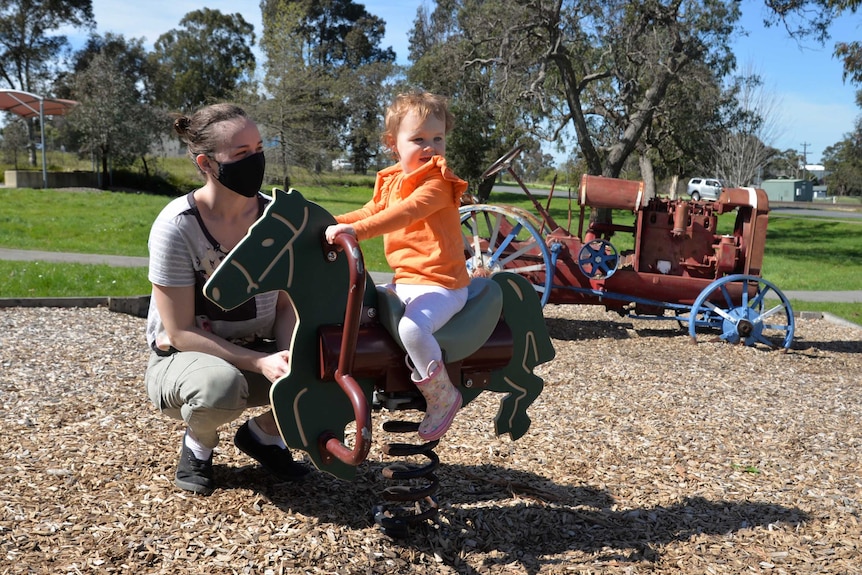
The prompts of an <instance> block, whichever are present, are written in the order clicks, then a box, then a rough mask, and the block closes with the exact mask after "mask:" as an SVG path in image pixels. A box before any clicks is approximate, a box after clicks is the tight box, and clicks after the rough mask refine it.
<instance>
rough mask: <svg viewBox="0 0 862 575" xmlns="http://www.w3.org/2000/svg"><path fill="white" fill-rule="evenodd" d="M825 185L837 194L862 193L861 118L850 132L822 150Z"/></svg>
mask: <svg viewBox="0 0 862 575" xmlns="http://www.w3.org/2000/svg"><path fill="white" fill-rule="evenodd" d="M823 167H824V168H826V174H827V175H826V178H825V180H826V185H827V186H828V188H829V190H830V191H831V193H832V194H834V195H837V196H859V195H862V118H860V119H857V120H856V126H855V129H854V130H853V132H852V133H849V134H847V135H846V136H845V138H844V139H843V140H842V141H840V142H838V143H837V144H835V145H832V146H829V147H828V148H826V150H824V151H823Z"/></svg>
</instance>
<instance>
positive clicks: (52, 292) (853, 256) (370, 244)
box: [0, 185, 862, 323]
mask: <svg viewBox="0 0 862 575" xmlns="http://www.w3.org/2000/svg"><path fill="white" fill-rule="evenodd" d="M297 187H298V189H299V190H300V191H301V192H302V194H303V195H304V196H305V197H306V198H308V199H310V200H312V201H314V202H317V203H319V204H321V205H322V206H324V207H325V208H326V209H328V210H329V211H330V212H332V213H334V214H338V213H343V212H346V211H349V210H352V209H355V208H357V207H359V206H361V205H362V204H364V203H365V202H366V201H367V200H368V199H369V198H370V197H371V189H370V188H369V187H357V186H341V185H315V186H297ZM170 200H171V198H169V197H166V196H154V195H147V194H139V193H122V192H105V191H90V190H87V191H66V190H32V189H11V188H10V189H0V247H5V248H17V249H30V250H46V251H67V252H79V253H101V254H115V255H128V256H146V255H147V247H146V246H147V236H148V234H149V230H150V226H151V224H152V222H153V220H154V219H155V217H156V215H157V214H158V212H159V211H160V210H161V209H162V208H163V207H164V206H165V204H167V203H168V202H169V201H170ZM541 201H542V203H543V205H544V202H545V200H544V199H543V200H541ZM491 202H492V203H495V204H506V205H515V206H519V207H522V208H524V209H526V210H527V211H529V212H531V213H536V209H535V207H534V206H533V205H532V204H531V203H530V202H529V201H528V200H527V199H526V198H525V197H524V196H520V195H515V194H494V195H492V198H491ZM568 207H569V202H568V199H567V198H565V197H562V196H558V197H555V198H554V199H553V200H552V202H551V205H550V206H549V212H550V213H551V215H552V216H553V217H554V218H555V219H556V220H557V222H558V223H559V224H560V225H563V226H565V225H566V222H567V212H568ZM573 209H574V210H575V215H574V216H573V222H572V231H573V233H576V232H577V209H578V208H577V205H575V206H574V208H573ZM733 217H734V214H725V215H724V216H722V219H721V222H720V229H723V228H721V226H728V227H730V226H732V222H733ZM614 219H615V221H619V222H628V221H629V220H631V219H632V214H631V212H618V213H616V214H615V215H614ZM614 244H615V245H616V246H617V248H618V249H619V250H624V249H630V248H631V247H633V239H632V238H631V236H620V237H615V238H614ZM362 247H363V254H364V256H365V262H366V266H367V267H368V269H370V270H375V271H388V266H387V265H386V261H385V258H384V257H383V243H382V240H381V239H380V238H376V239H375V240H371V241H367V242H363V246H362ZM860 270H862V220H839V219H835V218H830V217H829V215H828V213H824V216H823V217H805V218H803V217H798V216H786V215H776V216H773V217H771V218H770V220H769V231H768V234H767V244H766V256H765V259H764V266H763V277H764V278H765V279H768V280H769V281H771V282H772V283H774V284H775V285H776V286H778V287H779V289H781V290H787V291H795V290H818V291H820V290H827V291H832V290H840V291H843V290H859V289H862V279H860V277H862V274H860ZM0 278H3V280H2V282H0V297H65V296H89V295H97V296H124V295H140V294H143V293H148V292H149V284H148V283H147V281H146V270H145V269H143V268H112V267H110V266H93V265H80V264H53V263H46V262H11V261H0ZM791 305H793V308H794V310H797V311H828V312H831V313H834V314H836V315H838V316H840V317H844V318H845V319H848V320H849V321H853V322H856V323H862V304H837V303H836V304H833V303H820V302H802V301H799V302H797V301H791Z"/></svg>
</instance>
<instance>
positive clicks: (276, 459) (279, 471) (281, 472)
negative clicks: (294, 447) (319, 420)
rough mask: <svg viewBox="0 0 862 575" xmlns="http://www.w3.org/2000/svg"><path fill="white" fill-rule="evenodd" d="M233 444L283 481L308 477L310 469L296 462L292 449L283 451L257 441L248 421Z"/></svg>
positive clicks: (237, 433) (242, 426) (277, 447)
mask: <svg viewBox="0 0 862 575" xmlns="http://www.w3.org/2000/svg"><path fill="white" fill-rule="evenodd" d="M233 443H234V445H236V446H237V447H238V448H239V450H240V451H242V452H243V453H245V454H246V455H248V456H249V457H251V458H253V459H256V460H257V462H258V463H260V465H261V466H262V467H263V468H264V469H266V470H267V471H269V472H270V473H272V474H273V475H275V476H276V477H278V478H279V479H281V480H282V481H296V480H298V479H302V478H303V477H305V476H306V475H308V472H309V469H308V467H307V466H305V465H303V464H301V463H297V462H295V461H294V460H293V456H292V455H291V454H290V449H282V448H281V447H279V446H277V445H264V444H262V443H260V442H259V441H258V440H257V439H255V437H254V435H253V434H252V432H251V429H249V428H248V422H247V421H246V422H245V423H243V424H242V425H241V426H240V428H239V429H238V430H237V431H236V435H235V436H234V438H233Z"/></svg>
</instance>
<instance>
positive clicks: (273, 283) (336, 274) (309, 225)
mask: <svg viewBox="0 0 862 575" xmlns="http://www.w3.org/2000/svg"><path fill="white" fill-rule="evenodd" d="M334 223H335V218H333V217H332V215H331V214H330V213H329V212H328V211H326V210H325V209H324V208H322V207H321V206H319V205H318V204H315V203H314V202H310V201H308V200H306V199H305V198H304V197H303V196H302V194H301V193H299V192H298V191H296V190H290V191H288V192H285V191H283V190H280V189H274V190H273V199H272V201H271V202H270V203H269V205H268V206H267V207H266V210H265V211H264V213H263V215H262V216H261V217H260V218H259V219H258V221H257V222H255V223H254V225H252V226H251V228H249V230H248V233H247V234H246V236H245V237H244V238H243V239H242V240H241V241H240V242H239V244H237V245H236V247H235V248H234V249H233V250H231V252H230V253H229V254H228V255H227V256H226V257H225V259H224V261H223V262H222V263H221V265H219V267H218V268H217V269H216V270H215V272H214V273H213V274H212V276H211V277H210V278H209V280H208V281H207V282H206V284H205V285H204V295H206V297H207V298H209V299H210V300H212V301H213V302H214V303H216V304H217V305H219V306H220V307H222V308H224V309H232V308H234V307H236V306H238V305H240V304H242V303H243V302H245V301H247V300H248V299H250V298H251V297H253V296H255V295H256V294H259V293H264V292H267V291H272V290H284V291H285V292H287V294H288V295H289V296H290V298H291V301H292V302H293V306H294V309H295V311H296V317H297V326H296V329H295V331H294V334H293V339H292V342H291V346H290V349H291V362H290V372H289V373H288V374H287V375H286V376H284V377H283V378H281V379H280V380H278V381H277V382H275V384H273V386H272V388H271V389H270V402H271V403H272V406H273V413H274V415H275V419H276V422H277V423H278V426H279V430H280V432H281V435H282V437H283V438H284V440H285V442H286V443H287V444H288V445H289V446H291V447H292V448H294V449H302V450H304V451H306V452H307V453H308V454H309V456H310V457H311V459H312V461H313V462H314V464H315V465H316V466H317V467H318V468H322V469H324V468H325V470H326V471H329V472H330V473H333V474H334V475H336V476H341V477H352V475H353V474H354V473H355V470H354V468H353V467H351V466H348V465H345V464H343V463H341V462H339V461H337V460H336V461H333V462H326V463H325V460H328V458H327V457H326V454H325V453H321V450H320V446H319V445H318V438H319V437H320V436H321V434H324V433H328V434H333V435H334V436H335V437H336V438H338V439H340V440H341V441H343V440H344V427H345V426H346V425H347V424H348V423H350V422H351V421H353V419H354V415H353V414H354V411H353V407H352V405H351V403H350V401H349V400H348V399H347V398H346V397H345V396H344V393H342V391H341V390H340V389H339V387H338V386H337V385H336V384H335V383H333V382H321V381H320V378H319V372H318V370H317V357H318V341H317V333H318V329H319V327H320V326H321V325H332V324H339V323H341V322H343V321H344V316H345V309H346V305H347V296H348V293H347V288H346V286H347V282H348V277H349V275H350V271H349V269H348V264H347V261H346V259H345V258H344V257H338V258H332V257H330V254H331V253H332V252H333V251H334V248H333V247H332V246H330V245H328V244H326V241H325V239H324V235H323V234H324V230H325V229H326V227H327V226H329V225H331V224H334ZM367 283H368V284H369V286H370V290H366V292H367V293H368V294H369V297H371V296H372V295H373V291H374V290H373V285H372V282H367ZM363 391H364V393H365V395H366V397H367V399H368V400H369V401H370V397H371V394H372V391H373V386H371V385H370V384H369V385H364V386H363Z"/></svg>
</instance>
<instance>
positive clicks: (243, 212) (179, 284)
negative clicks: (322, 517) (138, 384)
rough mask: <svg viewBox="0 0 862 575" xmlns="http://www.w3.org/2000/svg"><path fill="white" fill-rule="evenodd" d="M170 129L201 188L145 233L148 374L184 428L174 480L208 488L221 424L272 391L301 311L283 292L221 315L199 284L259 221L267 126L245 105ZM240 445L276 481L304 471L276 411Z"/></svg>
mask: <svg viewBox="0 0 862 575" xmlns="http://www.w3.org/2000/svg"><path fill="white" fill-rule="evenodd" d="M174 130H175V131H176V132H177V134H179V136H180V138H181V139H182V140H183V142H185V143H186V145H187V146H188V153H189V155H190V156H191V158H192V160H193V161H194V162H195V165H196V166H197V168H198V170H199V171H200V173H201V175H202V176H203V178H204V181H205V183H204V185H203V186H201V187H200V188H198V189H197V190H194V191H193V192H191V193H189V194H187V195H186V196H183V197H181V198H177V199H175V200H173V201H171V202H170V203H169V204H168V205H167V206H166V207H165V208H164V209H163V210H162V212H161V213H160V214H159V216H158V217H157V218H156V221H155V222H154V224H153V227H152V229H151V231H150V238H149V251H150V267H149V276H148V277H149V280H150V282H151V283H152V286H153V289H152V298H151V300H150V308H149V315H148V319H147V341H148V343H149V345H150V347H151V348H152V350H153V352H152V354H151V356H150V361H149V365H148V367H147V372H146V377H145V381H146V384H147V391H148V394H149V396H150V399H151V400H152V401H153V403H154V404H155V405H156V407H158V408H159V409H160V410H161V411H162V412H163V413H165V414H166V415H168V416H170V417H173V418H175V419H180V420H182V421H184V422H185V423H186V432H185V436H184V438H183V442H182V447H181V450H180V460H179V463H178V464H177V471H176V480H175V483H176V485H177V486H178V487H180V488H181V489H185V490H187V491H192V492H194V493H199V494H204V495H209V494H210V493H212V491H213V489H214V487H215V485H214V481H213V469H212V456H213V449H214V448H215V447H216V445H218V441H219V436H218V428H219V427H220V426H222V425H224V424H226V423H229V422H231V421H233V420H234V419H236V418H237V417H239V416H240V414H242V412H243V411H244V410H245V409H246V408H248V407H255V406H262V405H267V404H268V403H269V388H270V385H271V384H272V382H274V381H276V380H278V379H279V378H281V377H282V376H283V375H285V374H286V373H287V371H288V365H289V361H290V353H289V351H288V350H287V346H288V344H289V342H290V337H291V334H292V333H293V329H294V325H295V322H296V317H295V315H294V312H293V306H292V305H291V302H290V301H289V298H288V296H287V295H286V294H285V293H284V292H270V293H266V294H262V295H259V296H257V297H255V298H253V299H251V300H249V301H248V302H246V303H245V304H243V305H242V306H240V307H238V308H237V309H234V310H231V311H228V312H225V311H223V310H221V309H220V308H218V307H217V306H215V305H214V304H212V303H211V302H209V301H208V300H207V299H206V298H205V297H203V294H202V289H201V288H202V287H203V284H204V283H205V282H206V280H207V278H208V277H209V276H210V275H211V274H212V272H213V271H214V270H215V269H216V267H218V265H219V263H220V262H221V261H222V260H223V259H224V257H225V256H226V255H227V254H228V252H230V250H231V249H232V248H233V247H234V246H235V245H236V244H237V243H239V241H240V240H241V239H242V238H243V237H244V236H245V234H246V232H247V231H248V228H249V227H250V226H251V225H252V224H253V223H254V222H255V221H256V220H257V219H258V218H259V217H260V216H261V214H262V213H263V210H264V208H265V206H266V204H267V202H268V201H269V198H268V197H267V196H264V195H262V194H261V193H260V186H261V184H262V183H263V175H264V168H265V158H264V154H263V142H262V141H261V137H260V131H259V130H258V128H257V126H256V125H255V123H254V122H253V121H252V120H251V119H249V118H248V116H247V115H246V113H245V112H244V111H243V110H242V109H241V108H239V107H238V106H235V105H232V104H216V105H212V106H207V107H205V108H202V109H201V110H199V111H197V112H195V113H194V114H192V115H191V116H188V117H187V116H181V117H179V118H177V119H176V121H175V122H174ZM234 443H235V444H236V446H237V447H238V448H239V449H240V450H241V451H243V452H244V453H246V454H247V455H249V456H251V457H253V458H254V459H256V460H257V461H258V462H259V463H260V464H261V465H262V466H263V467H264V468H266V469H267V470H268V471H270V472H271V473H273V474H274V475H276V476H277V477H278V478H279V479H282V480H285V481H291V480H295V479H298V478H300V477H302V476H304V475H305V474H306V473H308V468H307V467H306V466H304V465H301V464H299V463H296V462H294V461H293V458H292V457H291V454H290V450H289V449H287V447H286V446H285V444H284V442H283V440H282V439H281V436H280V434H279V431H278V427H277V425H276V423H275V419H274V417H273V415H272V412H271V411H267V412H266V413H264V414H261V415H259V416H257V417H254V418H252V419H249V420H248V421H247V422H245V423H244V424H243V425H242V426H241V427H240V428H239V430H238V431H237V433H236V436H235V438H234Z"/></svg>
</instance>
